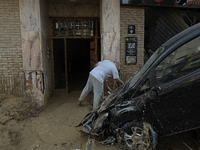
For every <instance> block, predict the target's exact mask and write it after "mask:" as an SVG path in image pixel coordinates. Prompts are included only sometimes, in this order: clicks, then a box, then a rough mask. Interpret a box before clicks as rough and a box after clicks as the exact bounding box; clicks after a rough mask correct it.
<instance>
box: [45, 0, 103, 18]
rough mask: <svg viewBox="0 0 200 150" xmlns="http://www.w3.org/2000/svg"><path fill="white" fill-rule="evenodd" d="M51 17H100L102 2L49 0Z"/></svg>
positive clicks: (97, 0)
mask: <svg viewBox="0 0 200 150" xmlns="http://www.w3.org/2000/svg"><path fill="white" fill-rule="evenodd" d="M47 2H48V6H49V16H50V17H99V9H100V8H99V5H100V4H99V3H100V0H77V1H76V2H71V1H69V0H47Z"/></svg>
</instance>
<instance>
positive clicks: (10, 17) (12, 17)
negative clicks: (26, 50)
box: [0, 0, 23, 77]
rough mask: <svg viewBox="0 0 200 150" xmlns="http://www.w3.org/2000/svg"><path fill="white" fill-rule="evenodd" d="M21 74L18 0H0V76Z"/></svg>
mask: <svg viewBox="0 0 200 150" xmlns="http://www.w3.org/2000/svg"><path fill="white" fill-rule="evenodd" d="M20 75H23V68H22V47H21V34H20V17H19V1H18V0H0V77H2V76H4V77H13V76H20Z"/></svg>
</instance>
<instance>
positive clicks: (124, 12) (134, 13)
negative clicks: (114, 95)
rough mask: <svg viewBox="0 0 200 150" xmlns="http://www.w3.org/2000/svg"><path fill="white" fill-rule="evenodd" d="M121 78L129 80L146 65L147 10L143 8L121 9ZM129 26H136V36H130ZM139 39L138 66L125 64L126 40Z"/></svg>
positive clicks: (122, 7) (123, 7)
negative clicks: (129, 38)
mask: <svg viewBox="0 0 200 150" xmlns="http://www.w3.org/2000/svg"><path fill="white" fill-rule="evenodd" d="M120 11H121V12H120V14H121V15H120V28H121V31H120V62H121V64H122V65H121V68H120V70H121V71H120V76H121V77H122V78H123V79H124V80H127V79H128V78H129V77H130V76H132V75H133V74H134V73H135V72H136V71H138V70H139V69H140V68H141V67H142V66H143V64H144V24H145V22H144V21H145V9H144V8H143V7H134V6H130V7H125V6H121V8H120ZM128 25H135V34H134V35H131V36H130V35H128ZM126 37H137V64H136V65H127V64H126V63H125V38H126Z"/></svg>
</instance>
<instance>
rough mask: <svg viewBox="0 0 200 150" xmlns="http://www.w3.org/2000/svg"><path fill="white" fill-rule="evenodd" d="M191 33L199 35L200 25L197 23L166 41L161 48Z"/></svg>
mask: <svg viewBox="0 0 200 150" xmlns="http://www.w3.org/2000/svg"><path fill="white" fill-rule="evenodd" d="M191 33H197V34H198V33H200V23H197V24H195V25H193V26H191V27H189V28H187V29H185V30H183V31H182V32H180V33H178V34H176V35H175V36H174V37H172V38H170V39H169V40H168V41H166V42H165V43H164V44H163V45H162V46H163V47H168V46H170V45H171V44H173V43H175V42H176V41H177V40H179V39H180V38H181V37H183V36H185V35H188V34H191Z"/></svg>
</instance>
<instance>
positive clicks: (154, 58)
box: [129, 47, 164, 88]
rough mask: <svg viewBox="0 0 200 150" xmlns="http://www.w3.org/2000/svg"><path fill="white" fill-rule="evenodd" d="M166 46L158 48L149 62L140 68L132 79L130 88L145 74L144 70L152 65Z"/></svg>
mask: <svg viewBox="0 0 200 150" xmlns="http://www.w3.org/2000/svg"><path fill="white" fill-rule="evenodd" d="M163 50H164V47H160V48H158V49H157V50H156V51H155V52H154V54H153V55H152V56H151V57H150V58H149V59H148V60H147V62H146V63H145V64H144V66H142V68H140V70H139V71H138V72H137V73H136V74H135V75H134V76H133V77H132V79H131V80H130V84H129V88H130V87H132V86H133V85H134V84H135V83H136V82H137V81H138V80H139V79H140V77H141V76H142V75H143V74H144V72H145V71H146V70H147V69H148V68H149V67H150V66H151V64H152V63H153V62H154V61H155V60H156V59H157V57H158V56H159V55H160V54H161V53H162V52H163Z"/></svg>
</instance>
